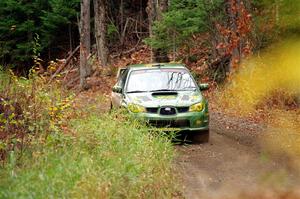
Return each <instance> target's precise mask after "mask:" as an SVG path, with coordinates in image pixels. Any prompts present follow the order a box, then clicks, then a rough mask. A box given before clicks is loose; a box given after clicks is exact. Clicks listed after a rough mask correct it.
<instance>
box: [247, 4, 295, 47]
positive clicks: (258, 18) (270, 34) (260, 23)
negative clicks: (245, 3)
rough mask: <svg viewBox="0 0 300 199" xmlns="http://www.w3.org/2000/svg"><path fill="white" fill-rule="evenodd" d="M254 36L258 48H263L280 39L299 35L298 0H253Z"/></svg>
mask: <svg viewBox="0 0 300 199" xmlns="http://www.w3.org/2000/svg"><path fill="white" fill-rule="evenodd" d="M253 7H254V8H255V9H256V12H254V20H255V25H256V31H255V34H256V36H257V38H258V41H257V43H258V46H259V47H265V46H268V45H269V44H271V43H273V42H277V41H278V40H279V39H280V38H282V37H283V38H288V37H290V36H297V37H299V35H300V17H299V13H300V1H299V0H254V1H253Z"/></svg>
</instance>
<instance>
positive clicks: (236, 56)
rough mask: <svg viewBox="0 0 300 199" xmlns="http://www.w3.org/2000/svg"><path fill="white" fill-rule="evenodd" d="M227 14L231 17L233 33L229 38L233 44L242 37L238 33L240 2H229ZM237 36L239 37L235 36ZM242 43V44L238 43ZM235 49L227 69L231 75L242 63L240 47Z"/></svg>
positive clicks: (230, 24)
mask: <svg viewBox="0 0 300 199" xmlns="http://www.w3.org/2000/svg"><path fill="white" fill-rule="evenodd" d="M226 3H227V14H228V16H229V24H228V26H229V29H230V30H231V31H232V36H231V38H229V40H230V41H231V42H235V41H234V40H235V39H236V38H237V37H238V38H239V39H241V38H240V35H239V33H238V24H237V23H238V21H237V20H238V17H239V9H238V7H239V5H240V3H241V2H240V0H227V2H226ZM235 34H237V35H235ZM238 43H240V42H238ZM233 46H234V48H233V49H232V54H231V60H230V64H229V65H227V67H226V72H227V73H230V72H231V70H232V68H233V67H234V66H235V65H236V63H237V62H239V61H240V59H241V53H240V45H239V44H238V45H233Z"/></svg>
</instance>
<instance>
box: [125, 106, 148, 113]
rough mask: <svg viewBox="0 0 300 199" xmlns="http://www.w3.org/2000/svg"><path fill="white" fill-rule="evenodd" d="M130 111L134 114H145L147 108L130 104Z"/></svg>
mask: <svg viewBox="0 0 300 199" xmlns="http://www.w3.org/2000/svg"><path fill="white" fill-rule="evenodd" d="M128 109H129V111H130V112H132V113H144V112H146V109H145V107H143V106H141V105H137V104H129V105H128Z"/></svg>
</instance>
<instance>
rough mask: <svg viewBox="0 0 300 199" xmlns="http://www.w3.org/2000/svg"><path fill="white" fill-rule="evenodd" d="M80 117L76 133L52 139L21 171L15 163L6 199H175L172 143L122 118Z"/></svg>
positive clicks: (6, 181)
mask: <svg viewBox="0 0 300 199" xmlns="http://www.w3.org/2000/svg"><path fill="white" fill-rule="evenodd" d="M85 114H88V115H87V116H86V117H82V116H83V115H85ZM78 115H79V117H78V118H77V119H73V120H72V121H70V124H71V129H70V131H71V132H72V134H70V135H63V134H61V133H55V134H51V135H49V136H48V138H47V140H46V142H45V143H44V144H42V145H41V143H40V142H38V144H37V145H33V146H32V147H31V149H30V150H29V151H27V153H26V155H25V156H24V157H23V158H22V161H21V163H19V164H18V166H16V164H15V163H13V162H14V161H12V160H13V159H10V162H12V163H11V164H9V165H8V166H7V167H5V168H4V169H3V170H1V171H0V178H1V181H0V198H171V196H172V194H174V193H175V184H174V182H173V180H174V177H173V176H174V175H173V174H172V169H171V164H172V158H173V149H172V146H171V144H170V141H168V140H167V139H166V138H164V137H161V136H154V135H151V132H150V133H149V129H148V128H146V127H144V126H142V125H141V124H140V123H137V122H136V121H133V120H131V119H130V118H127V117H126V116H123V118H119V119H118V120H115V118H116V117H120V113H116V114H111V115H107V114H103V115H99V114H98V113H87V112H86V110H85V113H84V114H78ZM152 133H153V132H152Z"/></svg>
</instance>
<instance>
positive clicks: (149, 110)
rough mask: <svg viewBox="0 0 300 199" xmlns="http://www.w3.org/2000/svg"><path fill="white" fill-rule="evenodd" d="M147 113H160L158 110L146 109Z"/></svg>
mask: <svg viewBox="0 0 300 199" xmlns="http://www.w3.org/2000/svg"><path fill="white" fill-rule="evenodd" d="M146 110H147V113H157V112H158V108H146Z"/></svg>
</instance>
